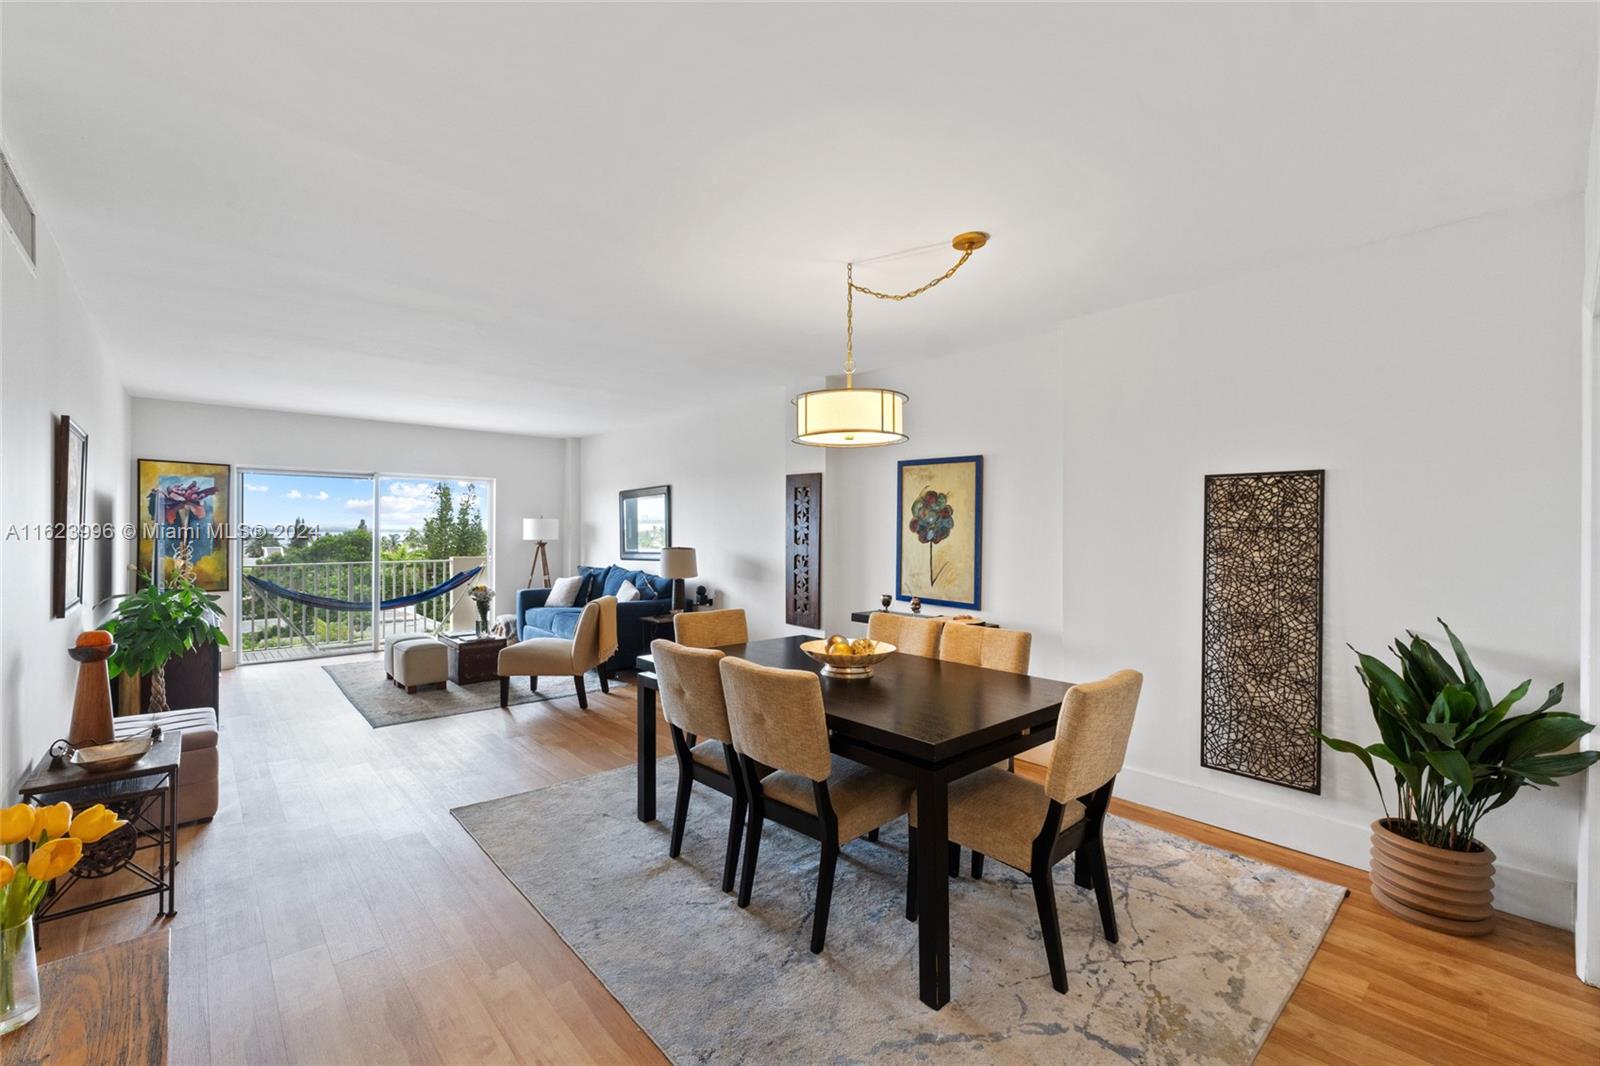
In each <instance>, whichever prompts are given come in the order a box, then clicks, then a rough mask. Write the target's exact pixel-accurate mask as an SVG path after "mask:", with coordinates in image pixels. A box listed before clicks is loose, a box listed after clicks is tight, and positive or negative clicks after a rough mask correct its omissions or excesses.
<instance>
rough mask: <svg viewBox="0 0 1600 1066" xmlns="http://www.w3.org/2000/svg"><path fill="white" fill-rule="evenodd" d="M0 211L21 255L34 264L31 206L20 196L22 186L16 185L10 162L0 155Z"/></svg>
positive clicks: (24, 197)
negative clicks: (18, 245) (20, 250)
mask: <svg viewBox="0 0 1600 1066" xmlns="http://www.w3.org/2000/svg"><path fill="white" fill-rule="evenodd" d="M0 209H3V210H4V212H5V216H6V226H7V228H9V229H10V230H11V235H12V236H13V237H15V238H16V239H17V243H18V244H20V245H21V246H22V251H23V254H24V255H26V256H27V257H28V262H30V263H32V262H34V253H33V205H32V204H30V203H28V198H27V197H26V196H24V195H23V194H22V186H21V185H18V184H17V176H16V175H15V174H13V173H12V172H11V160H9V159H7V158H6V157H5V156H4V155H0Z"/></svg>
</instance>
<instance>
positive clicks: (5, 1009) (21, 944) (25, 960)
mask: <svg viewBox="0 0 1600 1066" xmlns="http://www.w3.org/2000/svg"><path fill="white" fill-rule="evenodd" d="M38 1014H39V960H38V959H37V958H36V957H35V955H34V952H33V918H32V917H31V916H30V917H29V918H28V919H27V920H26V921H24V922H22V923H21V924H20V925H13V926H11V927H9V928H7V929H0V1033H9V1032H11V1031H12V1030H13V1029H20V1028H22V1027H23V1026H24V1025H27V1024H28V1023H29V1022H31V1021H33V1019H34V1018H35V1017H37V1016H38Z"/></svg>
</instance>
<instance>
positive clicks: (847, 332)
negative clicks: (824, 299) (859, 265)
mask: <svg viewBox="0 0 1600 1066" xmlns="http://www.w3.org/2000/svg"><path fill="white" fill-rule="evenodd" d="M975 251H977V249H976V248H968V249H967V250H966V251H964V252H962V253H961V258H960V259H957V260H956V262H955V266H953V267H951V268H950V269H949V270H946V271H945V272H944V273H943V274H940V275H939V276H938V277H936V278H934V279H933V280H932V281H930V282H928V283H927V284H926V285H920V286H918V287H917V288H915V289H912V290H911V291H910V292H879V291H878V290H877V289H869V288H867V287H866V286H865V285H857V284H856V280H855V271H856V265H855V264H854V263H846V264H845V265H844V387H845V388H847V389H850V388H854V387H855V384H854V381H855V376H856V351H855V349H856V317H855V316H856V293H858V292H859V293H861V294H862V295H863V296H873V297H876V298H877V299H879V300H909V299H911V298H912V297H913V296H921V295H922V294H923V293H925V292H927V291H928V290H929V289H931V288H933V287H934V286H935V285H938V284H939V283H940V282H943V281H949V280H950V278H952V277H954V276H955V272H956V271H958V270H960V269H961V268H962V267H963V266H964V265H965V264H966V262H967V260H968V259H971V258H972V253H973V252H975Z"/></svg>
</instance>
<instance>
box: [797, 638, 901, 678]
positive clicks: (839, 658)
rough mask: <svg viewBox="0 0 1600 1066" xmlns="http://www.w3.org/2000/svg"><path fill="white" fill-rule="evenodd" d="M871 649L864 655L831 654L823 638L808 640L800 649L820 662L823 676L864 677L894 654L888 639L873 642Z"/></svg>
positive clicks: (868, 675)
mask: <svg viewBox="0 0 1600 1066" xmlns="http://www.w3.org/2000/svg"><path fill="white" fill-rule="evenodd" d="M874 645H875V646H874V648H873V650H872V651H870V652H868V653H867V654H865V655H833V654H830V653H829V651H828V642H827V641H825V640H808V641H806V642H805V643H804V644H802V645H800V650H801V651H803V652H805V653H806V654H807V655H809V656H811V658H813V659H815V660H816V661H817V662H819V663H821V664H822V676H823V677H842V678H865V677H871V676H872V668H873V667H874V666H876V665H878V664H879V663H881V662H883V660H885V659H887V658H888V657H889V656H891V655H893V654H894V651H895V648H894V645H893V644H890V643H889V642H888V641H883V640H880V641H876V642H874Z"/></svg>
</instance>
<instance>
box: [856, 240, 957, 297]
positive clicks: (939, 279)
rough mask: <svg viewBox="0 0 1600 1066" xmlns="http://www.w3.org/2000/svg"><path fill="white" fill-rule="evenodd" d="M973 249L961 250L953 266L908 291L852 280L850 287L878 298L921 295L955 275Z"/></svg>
mask: <svg viewBox="0 0 1600 1066" xmlns="http://www.w3.org/2000/svg"><path fill="white" fill-rule="evenodd" d="M975 250H976V249H969V250H968V251H965V252H962V253H961V258H960V259H957V260H956V265H955V266H953V267H951V268H950V269H949V270H946V271H945V272H944V273H943V274H940V275H939V276H938V277H936V278H934V279H933V280H932V281H930V282H928V283H927V284H926V285H922V286H919V287H918V288H915V289H912V290H911V291H910V292H879V291H878V290H876V289H869V288H867V287H866V286H865V285H857V284H855V283H854V282H851V283H850V288H851V289H852V290H853V291H855V292H859V293H860V294H861V295H863V296H876V297H877V298H878V299H880V300H909V299H911V298H912V297H913V296H921V295H922V294H923V293H925V292H927V291H928V290H929V289H931V288H933V287H934V286H935V285H937V284H939V283H940V282H942V281H949V280H950V278H951V277H953V276H954V275H955V272H956V271H958V270H960V269H961V267H962V266H963V265H964V264H965V263H966V261H967V260H968V259H971V258H972V252H973V251H975Z"/></svg>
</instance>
